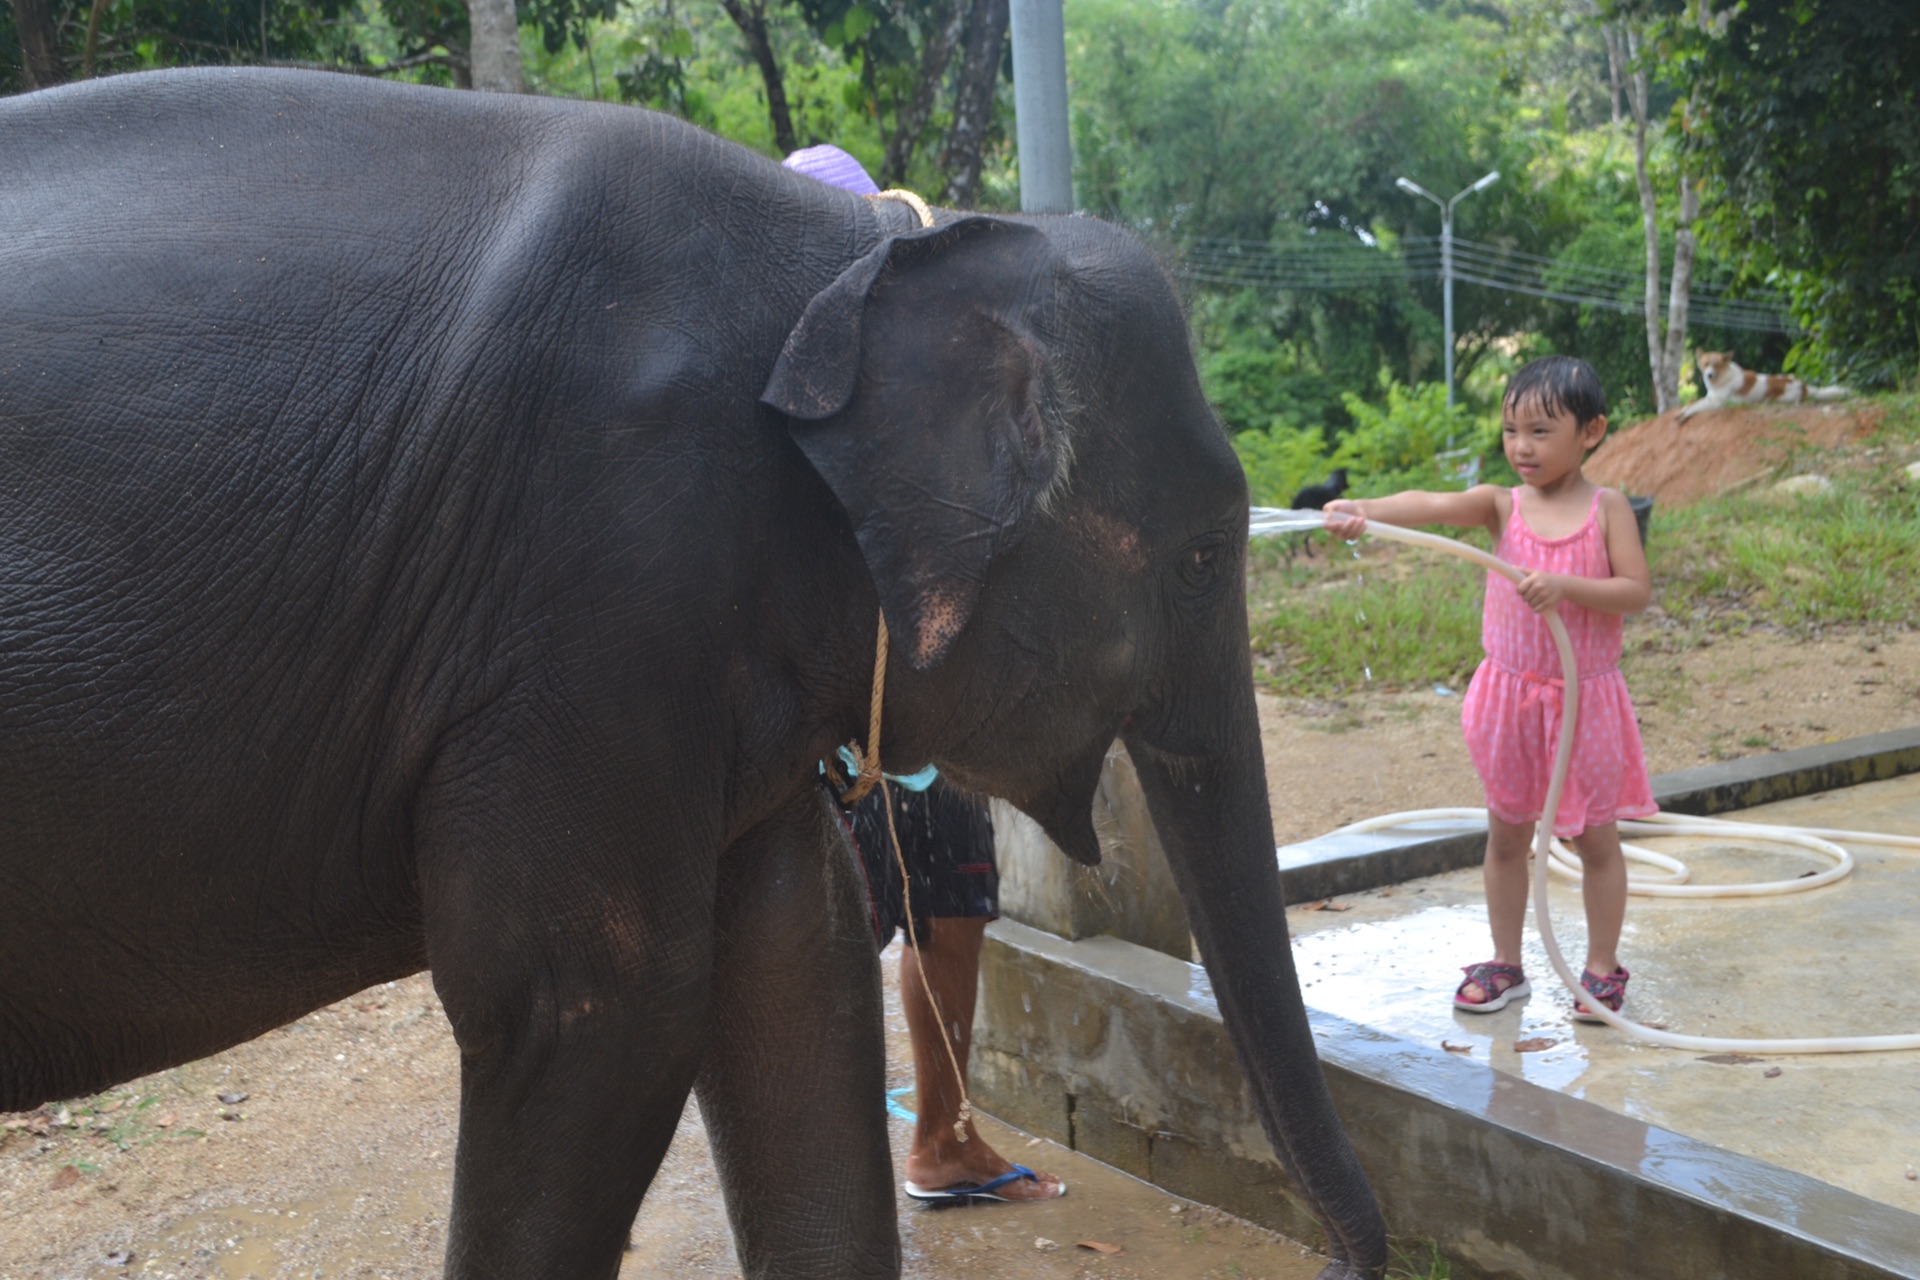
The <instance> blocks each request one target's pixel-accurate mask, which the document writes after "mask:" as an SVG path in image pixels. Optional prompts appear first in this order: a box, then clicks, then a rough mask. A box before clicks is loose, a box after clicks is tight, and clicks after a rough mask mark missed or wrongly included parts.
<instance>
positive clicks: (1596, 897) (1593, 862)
mask: <svg viewBox="0 0 1920 1280" xmlns="http://www.w3.org/2000/svg"><path fill="white" fill-rule="evenodd" d="M1573 847H1574V849H1575V851H1576V852H1578V853H1579V855H1580V877H1581V878H1580V894H1581V897H1582V898H1583V899H1584V900H1585V902H1586V908H1587V972H1588V973H1591V974H1594V975H1595V976H1597V977H1603V978H1604V977H1606V976H1607V975H1609V974H1611V973H1612V972H1613V971H1614V970H1615V969H1617V968H1619V967H1620V956H1619V948H1620V929H1621V926H1622V925H1624V924H1625V923H1626V919H1627V860H1626V857H1625V856H1624V855H1623V854H1622V853H1621V852H1620V828H1619V827H1618V826H1617V825H1616V824H1614V823H1611V822H1609V823H1607V824H1606V825H1605V826H1599V827H1588V828H1587V829H1586V830H1585V831H1582V832H1581V833H1580V834H1579V835H1578V836H1576V837H1574V840H1573Z"/></svg>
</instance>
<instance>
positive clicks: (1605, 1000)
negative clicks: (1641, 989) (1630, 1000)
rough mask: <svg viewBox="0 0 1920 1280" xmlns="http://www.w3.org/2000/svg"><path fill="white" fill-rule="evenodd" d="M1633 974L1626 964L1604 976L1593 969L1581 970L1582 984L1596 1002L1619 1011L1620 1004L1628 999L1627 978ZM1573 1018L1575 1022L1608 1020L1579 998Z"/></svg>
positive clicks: (1575, 1002)
mask: <svg viewBox="0 0 1920 1280" xmlns="http://www.w3.org/2000/svg"><path fill="white" fill-rule="evenodd" d="M1632 976H1633V975H1632V974H1630V973H1628V972H1627V970H1626V966H1624V965H1621V966H1618V967H1616V968H1615V969H1614V971H1613V972H1612V973H1609V974H1607V975H1606V976H1605V977H1602V976H1601V975H1599V974H1597V973H1595V972H1594V971H1593V970H1591V969H1583V970H1581V971H1580V986H1581V987H1582V989H1584V990H1585V991H1586V993H1587V994H1588V995H1590V996H1592V997H1593V999H1594V1002H1595V1003H1596V1004H1603V1005H1605V1006H1607V1008H1609V1009H1611V1010H1613V1012H1615V1013H1618V1012H1620V1006H1621V1005H1622V1004H1624V1003H1625V1002H1626V999H1627V979H1628V978H1630V977H1632ZM1573 1020H1574V1021H1575V1022H1605V1021H1606V1019H1605V1018H1602V1017H1601V1016H1600V1015H1599V1014H1597V1013H1595V1012H1593V1011H1592V1010H1591V1009H1589V1008H1587V1006H1586V1004H1585V1003H1584V1002H1582V1001H1579V1000H1576V1001H1574V1003H1573Z"/></svg>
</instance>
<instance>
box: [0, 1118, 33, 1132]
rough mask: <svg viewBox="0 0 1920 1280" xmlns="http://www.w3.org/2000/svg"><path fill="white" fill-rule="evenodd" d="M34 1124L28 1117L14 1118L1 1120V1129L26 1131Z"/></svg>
mask: <svg viewBox="0 0 1920 1280" xmlns="http://www.w3.org/2000/svg"><path fill="white" fill-rule="evenodd" d="M32 1123H33V1121H32V1120H31V1119H29V1118H28V1117H26V1116H13V1117H11V1118H10V1119H6V1120H0V1129H24V1128H26V1127H27V1126H28V1125H30V1124H32Z"/></svg>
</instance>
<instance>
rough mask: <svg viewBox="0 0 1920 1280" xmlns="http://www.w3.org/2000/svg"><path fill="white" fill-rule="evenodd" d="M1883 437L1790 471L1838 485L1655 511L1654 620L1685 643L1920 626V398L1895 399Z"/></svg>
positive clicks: (1754, 491)
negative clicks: (1726, 634) (1731, 634)
mask: <svg viewBox="0 0 1920 1280" xmlns="http://www.w3.org/2000/svg"><path fill="white" fill-rule="evenodd" d="M1880 403H1881V404H1882V406H1883V407H1884V408H1885V410H1886V412H1885V416H1884V417H1883V419H1882V421H1881V423H1880V425H1879V427H1878V428H1877V430H1876V431H1875V432H1874V434H1873V436H1872V437H1871V438H1870V439H1868V440H1867V441H1865V442H1863V443H1862V444H1860V445H1855V446H1851V447H1849V448H1846V449H1840V450H1830V451H1826V452H1824V453H1820V454H1816V455H1802V456H1800V457H1798V458H1796V460H1795V461H1794V462H1793V463H1792V464H1790V468H1789V469H1791V470H1795V471H1799V472H1813V471H1818V472H1819V473H1820V474H1822V475H1825V476H1826V477H1827V478H1828V479H1829V480H1831V481H1832V483H1833V488H1832V489H1831V491H1829V492H1827V493H1823V494H1810V495H1804V496H1789V495H1784V494H1778V493H1775V492H1772V490H1771V486H1770V485H1759V486H1755V487H1753V488H1751V489H1748V490H1745V491H1742V492H1739V493H1732V494H1724V495H1722V496H1720V497H1718V498H1711V499H1708V500H1707V501H1705V502H1700V503H1696V504H1695V505H1693V506H1691V507H1686V508H1683V509H1681V510H1678V511H1667V512H1662V511H1659V510H1656V511H1655V512H1654V528H1653V532H1652V534H1651V537H1650V539H1649V542H1650V545H1649V547H1648V559H1649V562H1650V564H1651V566H1652V569H1653V584H1654V599H1655V602H1656V604H1657V605H1658V607H1659V613H1658V615H1656V618H1657V620H1658V621H1660V622H1661V623H1662V624H1663V625H1664V626H1665V627H1666V628H1667V629H1669V630H1678V631H1680V632H1681V633H1682V635H1683V636H1684V635H1688V634H1696V635H1697V634H1698V633H1700V632H1702V631H1705V632H1708V633H1711V632H1719V631H1729V630H1744V629H1746V628H1747V627H1750V626H1755V625H1766V626H1770V627H1775V628H1779V629H1782V630H1785V631H1787V632H1789V633H1791V634H1795V635H1803V636H1812V635H1817V634H1819V633H1820V632H1821V631H1822V630H1824V629H1825V628H1827V627H1834V626H1852V627H1867V628H1905V627H1907V626H1910V625H1912V622H1913V620H1914V619H1915V618H1920V573H1916V572H1915V570H1914V566H1915V565H1916V564H1920V485H1916V484H1914V483H1913V482H1912V481H1910V480H1908V479H1907V478H1906V474H1905V465H1906V463H1907V462H1909V461H1911V460H1912V459H1913V457H1914V456H1915V455H1916V453H1920V449H1917V448H1916V445H1920V396H1913V395H1902V396H1890V397H1885V398H1883V399H1882V401H1881V402H1880Z"/></svg>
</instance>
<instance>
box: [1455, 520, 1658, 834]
mask: <svg viewBox="0 0 1920 1280" xmlns="http://www.w3.org/2000/svg"><path fill="white" fill-rule="evenodd" d="M1494 552H1495V554H1497V555H1498V556H1499V557H1500V558H1501V559H1502V560H1505V561H1506V562H1507V563H1508V564H1511V565H1513V566H1515V567H1516V568H1521V569H1536V570H1540V571H1542V572H1546V573H1565V574H1576V575H1578V576H1580V577H1583V578H1610V577H1612V576H1613V567H1612V563H1611V562H1610V561H1609V560H1608V559H1607V544H1606V541H1605V539H1603V538H1602V537H1601V534H1600V495H1599V493H1598V492H1596V493H1595V494H1594V495H1593V506H1592V507H1591V508H1589V509H1588V511H1587V521H1586V523H1585V524H1583V525H1581V526H1580V527H1579V529H1577V530H1575V531H1574V532H1573V533H1570V534H1568V535H1567V536H1566V537H1564V538H1542V537H1540V536H1539V535H1538V534H1536V533H1534V531H1533V530H1532V529H1529V528H1528V527H1527V522H1526V520H1525V518H1523V517H1522V516H1521V514H1520V489H1519V488H1515V489H1514V491H1513V514H1512V516H1511V517H1509V519H1508V520H1507V528H1506V532H1505V533H1504V534H1503V535H1502V536H1501V538H1500V543H1499V545H1498V546H1496V547H1495V548H1494ZM1559 608H1560V620H1561V621H1562V622H1564V623H1565V624H1566V627H1567V636H1568V638H1569V639H1571V640H1572V641H1573V654H1574V660H1575V661H1576V662H1577V663H1579V666H1580V706H1579V715H1580V727H1579V730H1578V731H1577V732H1576V734H1575V735H1574V742H1573V764H1572V767H1571V768H1570V769H1569V770H1568V772H1567V786H1566V790H1565V792H1564V793H1563V794H1562V795H1561V797H1560V812H1559V815H1558V818H1557V820H1556V821H1555V822H1554V824H1553V828H1554V829H1553V833H1554V834H1555V835H1556V836H1560V837H1563V838H1564V837H1567V836H1577V835H1579V834H1580V833H1581V832H1582V831H1585V830H1586V829H1587V828H1588V827H1598V826H1604V825H1605V824H1607V823H1609V822H1612V821H1614V820H1615V819H1616V818H1640V817H1645V816H1646V815H1647V814H1649V813H1652V812H1654V811H1655V809H1656V807H1657V806H1655V804H1654V803H1653V789H1652V787H1651V786H1650V785H1649V784H1648V782H1647V760H1646V755H1645V753H1644V752H1643V751H1642V750H1641V746H1640V726H1639V724H1638V722H1637V721H1636V720H1635V719H1634V715H1633V702H1632V700H1631V699H1630V698H1629V697H1628V696H1627V682H1626V681H1625V680H1623V679H1621V677H1620V631H1621V625H1622V622H1623V621H1624V619H1622V618H1621V616H1620V615H1619V614H1617V613H1603V612H1601V611H1600V610H1597V609H1587V608H1583V607H1581V606H1580V605H1577V604H1569V603H1567V602H1565V601H1562V602H1561V604H1560V606H1559ZM1480 647H1481V648H1482V649H1484V650H1486V654H1487V656H1486V660H1485V661H1483V662H1482V663H1481V664H1480V669H1479V670H1478V671H1475V672H1474V673H1473V683H1472V684H1471V685H1470V686H1468V688H1467V697H1466V701H1465V702H1464V704H1463V705H1462V706H1461V708H1460V722H1461V725H1462V727H1463V728H1464V729H1465V730H1466V734H1467V751H1468V752H1469V753H1470V754H1471V755H1472V756H1473V767H1474V768H1475V769H1477V770H1479V772H1480V778H1481V781H1482V782H1484V783H1485V784H1486V788H1487V808H1488V809H1489V810H1491V811H1492V812H1493V813H1494V815H1495V816H1497V817H1499V818H1501V819H1503V820H1505V821H1507V822H1513V823H1523V822H1537V821H1539V818H1540V811H1541V809H1542V808H1544V807H1545V805H1546V799H1547V783H1548V781H1549V778H1550V775H1551V774H1552V771H1553V752H1554V747H1555V745H1556V744H1557V743H1558V741H1559V737H1560V711H1561V706H1562V702H1563V690H1564V689H1565V688H1566V685H1565V682H1564V681H1563V680H1562V679H1561V674H1560V651H1559V650H1558V649H1557V648H1555V647H1554V643H1553V633H1552V632H1550V631H1548V630H1547V624H1546V621H1545V620H1544V619H1543V618H1541V616H1540V615H1539V614H1536V613H1535V612H1534V611H1533V610H1532V609H1530V608H1528V607H1527V603H1526V601H1524V600H1522V599H1521V598H1520V593H1519V591H1518V590H1516V589H1515V588H1514V585H1513V583H1511V582H1509V581H1507V579H1506V578H1505V577H1504V576H1502V575H1501V574H1497V573H1494V572H1491V571H1489V572H1488V574H1487V605H1486V615H1485V618H1484V620H1483V621H1482V623H1481V627H1480Z"/></svg>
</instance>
